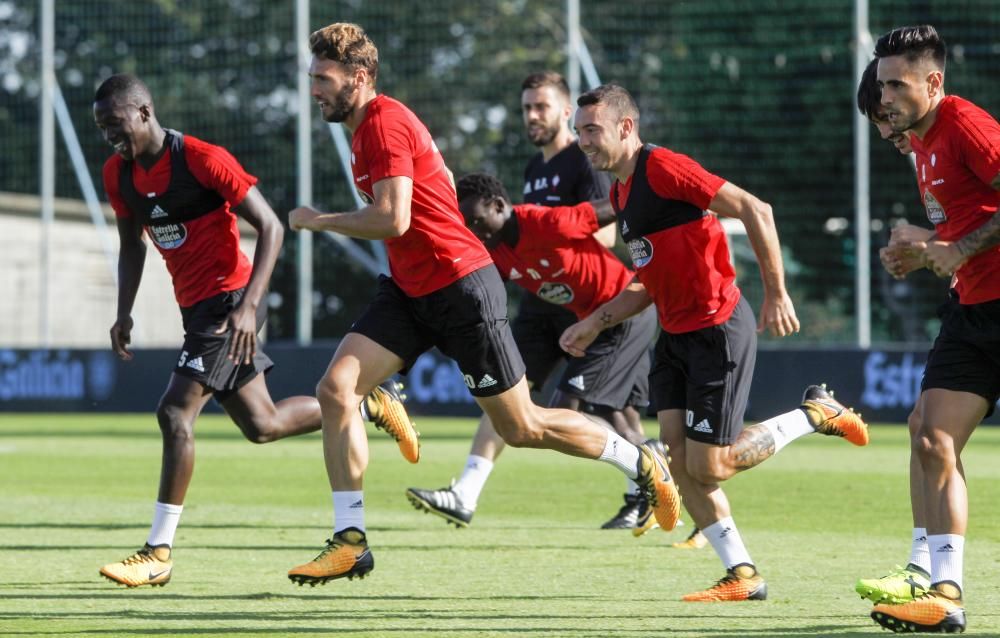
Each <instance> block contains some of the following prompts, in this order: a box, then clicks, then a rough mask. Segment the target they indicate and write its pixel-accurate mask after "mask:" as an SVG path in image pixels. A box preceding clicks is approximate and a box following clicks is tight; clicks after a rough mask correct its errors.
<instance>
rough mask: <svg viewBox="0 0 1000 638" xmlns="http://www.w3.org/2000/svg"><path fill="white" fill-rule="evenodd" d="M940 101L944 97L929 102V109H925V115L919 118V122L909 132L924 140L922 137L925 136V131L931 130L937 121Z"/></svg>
mask: <svg viewBox="0 0 1000 638" xmlns="http://www.w3.org/2000/svg"><path fill="white" fill-rule="evenodd" d="M942 101H944V95H941V96H938V97H935V98H934V99H933V100H932V101H931V107H930V108H929V109H927V115H925V116H923V117H922V118H920V121H919V122H917V123H916V124H915V125H914V126H913V128H911V129H910V132H911V133H913V134H914V135H916V136H917V137H918V138H920V139H924V135H926V134H927V131H929V130H931V127H932V126H934V122H936V121H937V114H938V109H940V108H941V102H942Z"/></svg>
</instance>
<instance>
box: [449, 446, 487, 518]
mask: <svg viewBox="0 0 1000 638" xmlns="http://www.w3.org/2000/svg"><path fill="white" fill-rule="evenodd" d="M492 471H493V461H491V460H489V459H488V458H486V457H483V456H478V455H476V454H470V455H469V458H468V459H466V461H465V469H464V470H462V476H460V477H459V479H458V480H457V481H455V484H454V485H452V486H451V489H452V491H454V492H455V493H456V494H458V498H459V499H460V500H461V501H462V505H464V506H465V507H466V508H467V509H470V510H475V509H476V505H477V504H478V503H479V495H480V494H482V492H483V488H484V487H486V479H488V478H490V472H492Z"/></svg>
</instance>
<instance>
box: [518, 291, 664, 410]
mask: <svg viewBox="0 0 1000 638" xmlns="http://www.w3.org/2000/svg"><path fill="white" fill-rule="evenodd" d="M655 330H656V308H654V307H653V306H650V307H649V308H647V309H646V310H644V311H642V312H641V313H640V314H638V315H636V316H634V317H631V318H630V319H628V320H627V321H623V322H622V323H620V324H618V325H617V326H613V327H611V328H608V329H607V330H602V331H601V333H600V334H599V335H598V336H597V339H595V340H594V343H592V344H591V345H590V347H589V348H587V354H586V355H584V356H583V357H579V358H578V357H568V360H569V365H567V366H566V371H565V372H564V373H563V375H562V379H561V380H560V382H559V390H560V391H561V392H563V393H565V394H568V395H570V396H574V397H577V398H579V399H580V400H582V401H585V402H587V403H589V404H591V405H595V406H604V407H609V408H612V409H614V410H621V409H623V408H625V407H626V406H629V405H631V406H633V407H636V408H640V409H641V410H644V409H645V408H646V406H647V405H649V346H650V343H651V342H652V339H653V333H654V332H655ZM519 345H520V344H519ZM563 354H564V355H565V353H563Z"/></svg>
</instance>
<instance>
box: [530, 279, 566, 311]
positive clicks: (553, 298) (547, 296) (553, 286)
mask: <svg viewBox="0 0 1000 638" xmlns="http://www.w3.org/2000/svg"><path fill="white" fill-rule="evenodd" d="M537 294H538V297H539V298H540V299H542V300H544V301H547V302H549V303H554V304H559V305H560V306H564V305H566V304H568V303H570V302H572V301H573V297H574V294H573V289H572V288H570V287H569V286H567V285H566V284H564V283H561V282H557V281H546V282H545V283H543V284H542V286H541V287H540V288H539V289H538V293H537Z"/></svg>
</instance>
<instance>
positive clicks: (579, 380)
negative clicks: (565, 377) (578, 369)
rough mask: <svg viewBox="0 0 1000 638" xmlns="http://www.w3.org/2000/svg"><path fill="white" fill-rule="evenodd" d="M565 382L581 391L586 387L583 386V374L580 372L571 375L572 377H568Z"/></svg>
mask: <svg viewBox="0 0 1000 638" xmlns="http://www.w3.org/2000/svg"><path fill="white" fill-rule="evenodd" d="M566 383H567V385H571V386H573V387H574V388H576V389H577V390H580V391H583V390H586V389H587V388H586V387H584V383H583V375H582V374H578V375H576V376H575V377H573V378H572V379H570V380H569V381H567V382H566Z"/></svg>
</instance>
